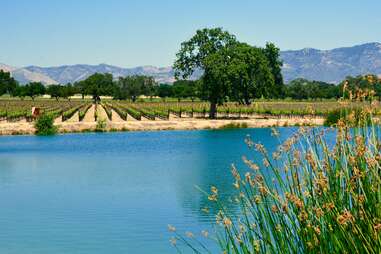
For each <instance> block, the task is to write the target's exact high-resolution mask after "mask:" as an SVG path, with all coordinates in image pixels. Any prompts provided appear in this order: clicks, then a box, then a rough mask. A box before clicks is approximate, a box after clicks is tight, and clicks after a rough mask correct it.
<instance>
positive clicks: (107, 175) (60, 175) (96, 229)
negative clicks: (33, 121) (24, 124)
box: [0, 128, 295, 254]
mask: <svg viewBox="0 0 381 254" xmlns="http://www.w3.org/2000/svg"><path fill="white" fill-rule="evenodd" d="M293 131H295V129H292V128H281V134H282V136H283V137H287V136H288V135H290V134H291V133H292V132H293ZM270 133H271V130H270V129H266V128H265V129H243V130H226V131H208V130H206V131H162V132H125V133H105V134H68V135H59V136H54V137H35V136H9V137H0V253H17V254H18V253H23V254H24V253H28V254H34V253H38V254H44V253H49V254H51V253H95V254H97V253H176V251H175V249H174V248H173V247H172V246H171V245H170V243H169V238H170V236H171V234H170V233H169V232H168V231H167V225H168V224H172V225H174V226H176V228H177V229H178V230H179V231H181V232H184V231H192V232H193V233H195V234H196V235H199V234H200V231H201V230H202V229H208V228H209V227H210V225H211V223H212V221H214V217H212V216H210V215H207V214H205V213H203V212H201V211H200V210H201V208H203V207H204V206H205V204H207V200H206V197H205V196H204V195H203V194H201V193H200V191H199V190H197V189H196V188H195V186H196V185H197V186H199V187H200V188H202V189H206V190H208V189H209V187H210V185H216V186H218V187H219V188H220V189H221V192H223V193H224V194H229V193H231V192H232V191H233V187H232V178H231V175H230V165H231V163H235V164H236V165H237V166H238V167H239V168H242V169H243V170H246V167H244V165H243V163H242V162H241V157H242V155H246V156H248V157H253V156H254V154H253V151H251V150H249V149H248V148H247V146H246V144H245V143H244V138H245V136H246V135H247V134H250V135H251V137H252V138H253V139H254V140H256V141H261V142H262V143H263V144H265V145H266V146H267V147H270V148H275V146H276V145H277V144H278V142H277V141H276V140H275V139H274V138H273V137H271V135H270ZM209 246H210V247H211V248H212V249H213V246H214V245H213V244H212V243H209Z"/></svg>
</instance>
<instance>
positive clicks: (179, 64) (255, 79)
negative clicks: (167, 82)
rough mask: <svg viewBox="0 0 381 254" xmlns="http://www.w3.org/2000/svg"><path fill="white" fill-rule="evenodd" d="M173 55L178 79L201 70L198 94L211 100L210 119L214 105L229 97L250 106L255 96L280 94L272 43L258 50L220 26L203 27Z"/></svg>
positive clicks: (277, 55) (278, 70) (281, 81)
mask: <svg viewBox="0 0 381 254" xmlns="http://www.w3.org/2000/svg"><path fill="white" fill-rule="evenodd" d="M176 56H177V59H176V61H175V64H174V69H175V76H176V77H177V78H178V77H182V78H184V79H186V78H188V77H190V76H191V75H192V74H193V73H194V72H195V71H197V70H200V69H201V70H203V71H204V73H203V75H202V77H201V83H200V84H201V85H200V88H201V89H200V93H199V96H200V97H201V98H202V99H204V100H207V101H209V102H210V112H209V116H210V117H211V118H215V116H216V111H217V105H221V104H223V103H224V102H226V101H228V100H230V101H237V102H239V103H242V104H247V105H249V104H250V103H251V100H252V99H254V98H260V97H279V96H280V94H281V90H282V86H283V79H282V76H281V73H280V68H281V64H282V63H281V61H280V60H279V49H277V48H276V47H275V46H274V45H273V44H268V45H267V46H266V49H260V48H256V47H252V46H250V45H248V44H246V43H240V42H238V41H237V40H236V39H235V36H233V35H231V34H229V33H228V32H226V31H223V30H222V29H221V28H214V29H203V30H198V31H196V34H195V35H194V36H193V37H192V38H191V39H190V40H189V41H186V42H183V43H182V44H181V49H180V51H179V52H178V54H177V55H176ZM275 82H276V83H275Z"/></svg>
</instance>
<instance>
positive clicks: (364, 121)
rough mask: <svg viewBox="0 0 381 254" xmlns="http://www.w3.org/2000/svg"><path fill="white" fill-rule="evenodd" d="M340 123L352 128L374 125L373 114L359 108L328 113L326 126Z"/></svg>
mask: <svg viewBox="0 0 381 254" xmlns="http://www.w3.org/2000/svg"><path fill="white" fill-rule="evenodd" d="M340 121H341V122H342V123H341V124H345V125H347V126H351V127H357V126H368V125H370V124H371V123H372V114H371V112H369V111H368V110H363V109H362V108H358V107H356V108H352V109H350V108H341V109H336V110H332V111H330V112H328V114H327V117H326V120H325V122H324V125H325V126H335V125H337V124H339V122H340Z"/></svg>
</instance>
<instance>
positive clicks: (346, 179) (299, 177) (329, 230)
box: [169, 109, 381, 254]
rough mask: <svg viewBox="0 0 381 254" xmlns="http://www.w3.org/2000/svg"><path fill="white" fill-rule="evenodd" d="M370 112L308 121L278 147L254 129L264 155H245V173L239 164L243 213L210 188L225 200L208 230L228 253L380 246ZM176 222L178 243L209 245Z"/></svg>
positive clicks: (374, 249)
mask: <svg viewBox="0 0 381 254" xmlns="http://www.w3.org/2000/svg"><path fill="white" fill-rule="evenodd" d="M369 112H370V109H364V113H363V114H357V113H356V112H354V111H350V112H347V113H346V116H345V118H341V119H339V120H338V121H337V124H336V128H335V129H333V128H329V129H327V128H326V129H314V128H301V129H299V131H298V132H296V133H295V134H294V135H292V136H291V137H290V138H288V139H287V140H286V141H285V142H283V143H280V145H279V147H278V148H277V149H276V151H275V152H274V153H273V154H269V153H268V152H267V150H266V148H265V147H264V146H263V145H261V144H259V143H255V142H254V141H253V140H251V139H250V138H249V137H248V138H247V139H246V143H247V145H248V146H249V147H250V148H252V149H253V150H255V151H256V152H259V153H260V154H262V156H263V160H262V161H251V160H249V159H247V158H243V160H244V162H245V164H246V165H247V167H248V170H247V173H246V174H244V175H242V174H240V173H239V170H238V169H237V168H236V167H235V166H234V165H233V166H232V174H233V176H234V180H235V181H234V183H233V184H234V186H235V188H236V195H235V196H234V197H233V199H232V200H233V202H234V204H235V206H236V207H237V208H238V210H239V213H231V212H230V211H229V209H228V206H227V204H226V203H225V202H224V201H221V200H220V199H219V192H218V189H217V188H216V187H212V188H211V190H210V192H208V193H205V194H206V195H208V199H209V200H210V202H211V203H212V204H211V206H217V207H218V212H217V213H216V227H215V228H216V230H215V232H214V233H210V234H208V237H209V238H210V237H211V236H213V237H211V238H212V239H214V240H215V241H216V244H217V245H218V246H219V247H220V249H221V252H222V253H227V254H228V253H381V235H380V234H381V178H380V172H381V154H380V149H381V136H380V130H379V127H378V126H375V125H374V124H373V122H372V120H371V117H370V118H369ZM354 126H357V127H354ZM273 134H274V135H275V136H278V132H277V131H276V130H274V131H273ZM327 135H328V136H329V138H328V137H327ZM332 139H333V140H332ZM229 205H231V204H229ZM169 229H170V230H171V231H173V232H174V238H173V239H172V244H173V245H175V246H176V248H177V249H178V250H179V251H180V248H179V246H180V245H179V243H182V244H185V246H187V247H189V248H190V249H191V250H192V251H193V252H194V253H210V251H208V250H207V249H206V248H205V246H203V245H200V244H199V243H200V242H199V241H198V240H197V239H195V238H194V236H193V234H192V235H190V236H189V237H187V236H184V237H183V236H181V234H180V233H177V232H176V231H175V228H174V227H172V226H171V227H170V228H169Z"/></svg>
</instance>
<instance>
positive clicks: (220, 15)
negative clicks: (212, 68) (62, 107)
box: [0, 0, 381, 67]
mask: <svg viewBox="0 0 381 254" xmlns="http://www.w3.org/2000/svg"><path fill="white" fill-rule="evenodd" d="M380 10H381V1H380V0H318V1H317V0H262V1H259V0H0V27H1V32H0V63H6V64H9V65H14V66H25V65H41V66H52V65H64V64H76V63H84V64H99V63H107V64H113V65H119V66H122V67H133V66H138V65H156V66H168V65H171V64H172V63H173V60H174V57H175V53H176V52H177V50H178V49H179V46H180V43H181V42H182V41H184V40H186V39H189V38H190V37H191V36H192V34H193V33H194V32H195V30H196V29H198V28H203V27H215V26H219V27H223V28H225V29H227V30H228V31H229V32H231V33H233V34H235V35H236V36H237V38H238V39H239V40H241V41H244V42H248V43H250V44H252V45H257V46H262V45H264V44H265V42H266V41H272V42H274V43H275V44H276V45H277V46H278V47H280V48H281V49H282V50H285V49H300V48H305V47H315V48H321V49H330V48H335V47H342V46H352V45H355V44H360V43H363V42H375V41H377V42H381V31H380V29H381V14H380V13H381V12H380Z"/></svg>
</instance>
